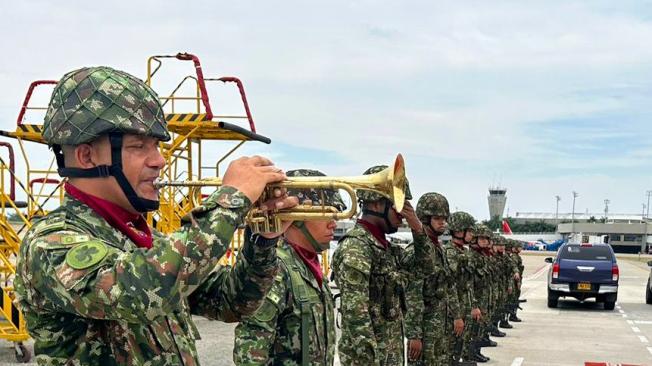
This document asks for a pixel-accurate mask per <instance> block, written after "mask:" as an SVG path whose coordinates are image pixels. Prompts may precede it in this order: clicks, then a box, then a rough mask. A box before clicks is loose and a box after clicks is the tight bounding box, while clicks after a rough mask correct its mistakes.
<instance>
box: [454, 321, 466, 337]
mask: <svg viewBox="0 0 652 366" xmlns="http://www.w3.org/2000/svg"><path fill="white" fill-rule="evenodd" d="M453 332H454V333H455V335H456V336H458V337H459V336H461V335H462V333H463V332H464V320H462V319H455V321H453Z"/></svg>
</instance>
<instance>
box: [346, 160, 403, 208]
mask: <svg viewBox="0 0 652 366" xmlns="http://www.w3.org/2000/svg"><path fill="white" fill-rule="evenodd" d="M384 169H387V165H375V166H372V167H371V168H369V169H367V170H365V171H364V173H362V174H363V175H369V174H374V173H378V172H380V171H383V170H384ZM355 193H356V195H357V196H358V200H359V201H360V202H362V203H364V202H376V201H380V200H381V199H383V198H386V197H385V196H383V195H382V194H380V193H376V192H374V191H368V190H364V189H358V190H356V192H355ZM405 199H406V200H411V199H412V192H410V182H408V180H407V178H405Z"/></svg>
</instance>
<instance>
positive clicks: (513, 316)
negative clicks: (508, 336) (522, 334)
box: [509, 309, 522, 323]
mask: <svg viewBox="0 0 652 366" xmlns="http://www.w3.org/2000/svg"><path fill="white" fill-rule="evenodd" d="M517 311H518V309H514V310H513V311H512V312H511V314H509V321H510V322H515V323H520V322H522V320H521V318H519V317H517V316H516V312H517Z"/></svg>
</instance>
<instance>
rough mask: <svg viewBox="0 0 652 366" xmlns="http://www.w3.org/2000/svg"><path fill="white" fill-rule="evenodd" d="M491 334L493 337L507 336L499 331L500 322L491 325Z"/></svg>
mask: <svg viewBox="0 0 652 366" xmlns="http://www.w3.org/2000/svg"><path fill="white" fill-rule="evenodd" d="M489 334H491V336H492V337H504V336H506V334H505V333H503V332H501V331H500V329H498V322H495V323H494V324H492V325H491V333H489Z"/></svg>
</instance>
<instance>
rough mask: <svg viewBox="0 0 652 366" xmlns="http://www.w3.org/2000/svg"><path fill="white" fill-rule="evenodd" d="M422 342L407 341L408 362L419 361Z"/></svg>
mask: <svg viewBox="0 0 652 366" xmlns="http://www.w3.org/2000/svg"><path fill="white" fill-rule="evenodd" d="M422 348H423V342H421V340H420V339H410V340H409V341H408V359H409V360H410V361H418V360H420V359H421V349H422Z"/></svg>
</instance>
